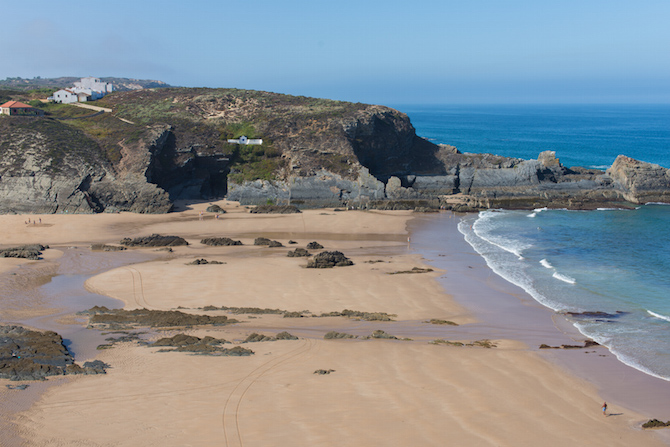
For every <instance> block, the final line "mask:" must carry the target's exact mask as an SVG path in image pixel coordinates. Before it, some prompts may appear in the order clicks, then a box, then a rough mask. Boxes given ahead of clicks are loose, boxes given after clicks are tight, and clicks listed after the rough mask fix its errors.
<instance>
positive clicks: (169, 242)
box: [120, 234, 188, 247]
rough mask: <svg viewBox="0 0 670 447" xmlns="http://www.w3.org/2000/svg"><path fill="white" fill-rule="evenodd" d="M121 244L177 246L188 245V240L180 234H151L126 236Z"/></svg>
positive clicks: (132, 245)
mask: <svg viewBox="0 0 670 447" xmlns="http://www.w3.org/2000/svg"><path fill="white" fill-rule="evenodd" d="M120 244H121V245H125V246H127V247H177V246H180V245H188V242H186V240H185V239H184V238H182V237H179V236H162V235H160V234H152V235H151V236H144V237H137V238H135V239H130V238H124V239H122V240H121V242H120Z"/></svg>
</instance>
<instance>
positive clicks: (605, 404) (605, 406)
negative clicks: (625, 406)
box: [603, 402, 607, 416]
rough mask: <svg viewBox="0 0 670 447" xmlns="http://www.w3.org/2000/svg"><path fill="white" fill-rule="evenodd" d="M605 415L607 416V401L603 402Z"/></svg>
mask: <svg viewBox="0 0 670 447" xmlns="http://www.w3.org/2000/svg"><path fill="white" fill-rule="evenodd" d="M603 416H607V402H603Z"/></svg>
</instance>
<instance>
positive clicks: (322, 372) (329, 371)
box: [314, 369, 335, 376]
mask: <svg viewBox="0 0 670 447" xmlns="http://www.w3.org/2000/svg"><path fill="white" fill-rule="evenodd" d="M333 372H335V370H334V369H317V370H316V371H314V374H319V375H322V376H323V375H326V374H330V373H333Z"/></svg>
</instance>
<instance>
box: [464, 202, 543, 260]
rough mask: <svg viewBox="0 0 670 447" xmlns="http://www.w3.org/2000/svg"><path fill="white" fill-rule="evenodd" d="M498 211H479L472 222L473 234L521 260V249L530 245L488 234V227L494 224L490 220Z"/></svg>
mask: <svg viewBox="0 0 670 447" xmlns="http://www.w3.org/2000/svg"><path fill="white" fill-rule="evenodd" d="M497 213H498V212H493V211H482V212H481V213H479V218H478V219H477V220H476V221H475V222H474V223H473V224H472V231H473V232H474V234H475V235H476V236H477V237H478V238H480V239H482V240H484V241H486V242H488V243H489V244H491V245H494V246H496V247H498V248H500V249H502V250H505V251H506V252H508V253H512V254H513V255H515V256H516V257H517V258H518V259H519V260H523V259H524V257H523V251H524V250H526V249H528V248H530V247H531V245H528V244H523V243H521V242H519V241H514V240H511V239H508V238H505V237H502V236H492V235H490V234H488V229H489V228H490V227H491V226H492V225H494V224H493V223H492V222H491V221H492V219H493V218H494V216H495V215H496V214H497Z"/></svg>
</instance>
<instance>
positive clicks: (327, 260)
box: [307, 251, 354, 269]
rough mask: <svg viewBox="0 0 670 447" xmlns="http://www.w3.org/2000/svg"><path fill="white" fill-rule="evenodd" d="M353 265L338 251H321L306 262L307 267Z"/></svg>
mask: <svg viewBox="0 0 670 447" xmlns="http://www.w3.org/2000/svg"><path fill="white" fill-rule="evenodd" d="M348 265H354V263H353V262H352V261H351V260H350V259H349V258H347V257H346V256H344V254H343V253H342V252H339V251H323V252H321V253H319V254H318V255H316V256H314V258H312V259H310V260H309V261H308V262H307V268H319V269H322V268H332V267H345V266H348Z"/></svg>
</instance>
